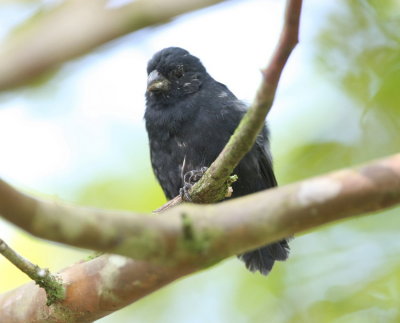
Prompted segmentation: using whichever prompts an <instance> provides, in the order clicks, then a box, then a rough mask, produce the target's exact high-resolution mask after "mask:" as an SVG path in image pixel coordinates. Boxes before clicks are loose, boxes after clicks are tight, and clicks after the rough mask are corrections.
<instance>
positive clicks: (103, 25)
mask: <svg viewBox="0 0 400 323" xmlns="http://www.w3.org/2000/svg"><path fill="white" fill-rule="evenodd" d="M223 1H224V0H191V1H185V0H169V1H164V0H136V1H132V2H130V3H128V4H126V5H124V6H121V7H117V8H113V7H109V6H108V4H109V3H110V2H111V1H106V0H85V1H82V0H70V1H64V2H63V3H62V4H61V5H60V6H58V7H56V8H54V9H53V10H51V11H48V12H44V11H43V12H41V14H40V16H39V15H36V16H35V17H34V19H31V20H28V21H27V22H26V24H25V25H20V26H18V33H12V34H11V36H10V37H9V39H8V40H7V41H6V42H5V43H4V44H2V46H1V47H0V91H4V90H9V89H12V88H15V87H18V86H23V85H26V84H28V82H30V81H32V80H35V79H37V78H38V77H40V76H42V77H43V75H44V76H46V73H47V74H48V73H49V72H53V71H54V69H55V68H57V67H58V66H60V65H61V64H62V63H64V62H66V61H69V60H71V59H74V58H76V57H78V56H80V55H83V54H86V53H88V52H90V51H91V50H94V49H95V48H97V47H99V46H101V45H103V44H105V43H107V42H109V41H111V40H113V39H116V38H118V37H120V36H123V35H125V34H127V33H130V32H133V31H136V30H139V29H142V28H145V27H148V26H152V25H156V24H160V23H165V22H168V21H170V20H171V19H173V18H175V17H176V16H179V15H181V14H184V13H186V12H190V11H192V10H196V9H200V8H204V7H207V6H211V5H213V4H216V3H220V2H223ZM60 39H62V41H60Z"/></svg>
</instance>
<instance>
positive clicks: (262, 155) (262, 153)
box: [255, 129, 278, 188]
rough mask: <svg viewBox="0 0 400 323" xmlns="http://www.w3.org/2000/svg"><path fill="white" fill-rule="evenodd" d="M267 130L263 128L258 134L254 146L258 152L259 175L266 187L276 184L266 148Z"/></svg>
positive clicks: (269, 155) (270, 159)
mask: <svg viewBox="0 0 400 323" xmlns="http://www.w3.org/2000/svg"><path fill="white" fill-rule="evenodd" d="M267 140H268V139H267V132H266V130H265V129H264V130H263V132H262V133H261V134H260V135H259V136H258V138H257V141H256V144H255V145H256V148H257V150H258V153H259V158H258V163H259V167H260V171H261V176H262V178H263V180H264V182H265V184H266V185H267V187H268V188H269V187H275V186H278V183H277V181H276V178H275V174H274V171H273V166H272V158H271V154H270V153H269V149H268V146H267V145H268V141H267Z"/></svg>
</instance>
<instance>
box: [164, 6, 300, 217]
mask: <svg viewBox="0 0 400 323" xmlns="http://www.w3.org/2000/svg"><path fill="white" fill-rule="evenodd" d="M301 7H302V0H288V2H287V5H286V11H285V19H284V23H283V29H282V32H281V35H280V39H279V42H278V45H277V47H276V49H275V51H274V53H273V55H272V59H271V61H270V63H269V64H268V66H267V67H266V68H265V69H263V70H262V75H263V78H262V81H261V85H260V87H259V89H258V91H257V94H256V97H255V99H254V102H253V104H252V105H251V107H250V108H249V110H248V112H247V113H246V114H245V116H244V117H243V119H242V121H241V122H240V124H239V126H238V127H237V129H236V130H235V132H234V134H233V135H232V137H231V138H230V140H229V142H228V143H227V144H226V146H225V147H224V149H223V150H222V152H221V153H220V154H219V156H218V158H217V159H216V160H215V161H214V162H213V163H212V164H211V166H210V167H209V169H208V170H207V172H206V173H205V174H204V176H203V177H202V178H201V179H200V181H199V182H198V183H196V184H195V185H194V187H193V189H192V191H191V197H192V200H193V201H194V202H197V203H213V202H218V201H220V200H222V199H224V198H225V195H226V191H227V189H228V187H229V176H230V175H231V174H232V172H233V170H234V168H235V167H236V166H237V165H238V164H239V162H240V160H241V159H242V158H243V157H244V156H245V155H246V153H247V152H248V151H249V150H250V149H251V147H252V146H253V145H254V143H255V141H256V138H257V136H258V134H259V133H260V131H261V129H262V127H263V126H264V123H265V118H266V116H267V114H268V112H269V111H270V109H271V107H272V103H273V101H274V97H275V92H276V89H277V87H278V82H279V79H280V76H281V74H282V71H283V68H284V67H285V64H286V62H287V60H288V59H289V56H290V54H291V52H292V50H293V49H294V48H295V46H296V44H297V43H298V37H299V24H300V13H301ZM180 202H181V198H180V197H176V198H175V199H173V200H172V201H170V202H168V203H167V204H166V205H164V206H162V207H161V208H160V209H158V210H157V211H156V212H161V211H164V210H165V209H168V208H170V207H171V206H174V205H177V204H179V203H180Z"/></svg>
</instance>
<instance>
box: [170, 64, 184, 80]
mask: <svg viewBox="0 0 400 323" xmlns="http://www.w3.org/2000/svg"><path fill="white" fill-rule="evenodd" d="M171 74H172V76H173V77H174V78H176V79H179V78H181V77H182V76H183V66H178V67H177V68H175V69H174V70H172V71H171Z"/></svg>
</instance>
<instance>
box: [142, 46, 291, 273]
mask: <svg viewBox="0 0 400 323" xmlns="http://www.w3.org/2000/svg"><path fill="white" fill-rule="evenodd" d="M147 73H148V75H149V77H148V84H147V92H146V112H145V121H146V129H147V132H148V136H149V141H150V154H151V163H152V166H153V170H154V173H155V175H156V177H157V179H158V181H159V183H160V185H161V187H162V189H163V190H164V193H165V195H166V197H167V198H168V199H171V198H173V197H175V196H176V195H178V194H179V192H180V188H182V187H183V186H184V182H183V178H184V174H185V173H186V172H188V171H191V170H196V169H200V168H202V167H204V166H207V167H208V166H209V165H210V164H211V163H212V162H213V161H214V160H215V158H216V157H217V156H218V154H219V153H220V152H221V150H222V149H223V147H224V146H225V144H226V143H227V142H228V140H229V138H230V136H231V135H232V134H233V132H234V130H235V129H236V127H237V125H238V124H239V122H240V120H241V119H242V117H243V115H244V113H245V111H246V106H245V105H244V104H243V103H242V102H241V101H239V100H238V99H237V98H236V97H235V95H234V94H233V93H232V92H231V91H230V90H229V89H228V88H227V87H226V86H225V85H224V84H222V83H219V82H217V81H215V80H214V79H213V78H212V77H211V76H210V75H209V74H208V73H207V71H206V69H205V68H204V66H203V65H202V63H201V62H200V60H199V59H198V58H197V57H195V56H193V55H191V54H190V53H189V52H188V51H186V50H184V49H182V48H178V47H169V48H165V49H163V50H161V51H159V52H158V53H156V54H155V55H154V56H153V58H152V59H151V60H150V61H149V63H148V66H147ZM234 173H235V174H237V175H238V178H239V179H238V181H237V182H236V183H234V184H233V195H232V197H233V198H234V197H239V196H243V195H246V194H251V193H254V192H257V191H261V190H264V189H267V188H270V187H273V186H276V185H277V183H276V179H275V175H274V173H273V169H272V162H271V157H270V153H269V142H268V130H267V127H266V126H264V128H263V130H262V132H261V133H260V135H259V136H258V138H257V141H256V143H255V144H254V146H253V147H252V149H251V151H250V152H248V153H247V154H246V156H245V157H244V158H243V159H242V161H241V162H240V163H239V165H238V166H237V167H236V169H235V170H234ZM244 212H245V210H244ZM288 254H289V246H288V243H287V240H281V241H279V242H277V243H274V244H270V245H267V246H264V247H262V248H260V249H256V250H252V251H250V252H247V253H245V254H242V255H239V258H241V259H242V260H243V261H244V262H245V263H246V267H247V268H248V269H249V270H251V271H257V270H258V271H260V272H261V273H262V274H264V275H266V274H268V272H269V271H270V270H271V269H272V266H273V264H274V262H275V260H285V259H287V257H288Z"/></svg>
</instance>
